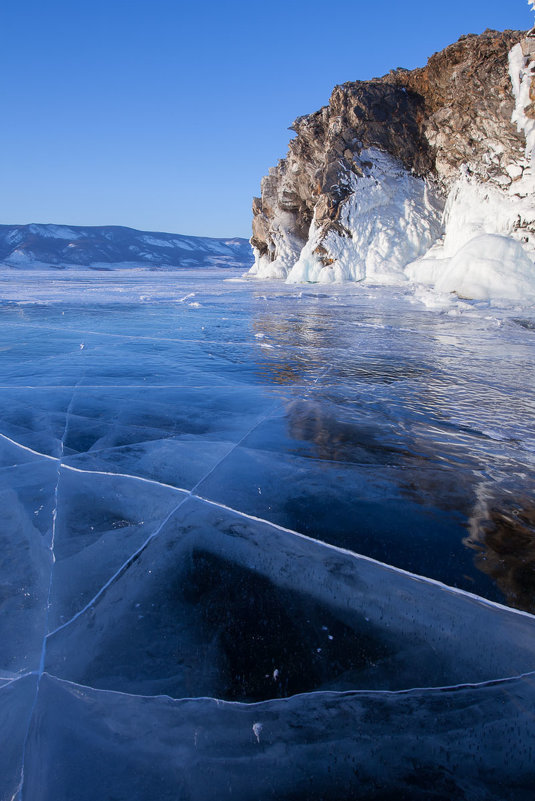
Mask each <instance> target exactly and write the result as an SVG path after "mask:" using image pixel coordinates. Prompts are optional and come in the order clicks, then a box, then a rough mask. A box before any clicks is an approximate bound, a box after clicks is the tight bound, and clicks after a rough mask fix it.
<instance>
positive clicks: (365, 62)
mask: <svg viewBox="0 0 535 801" xmlns="http://www.w3.org/2000/svg"><path fill="white" fill-rule="evenodd" d="M533 19H534V17H533V13H532V12H530V10H529V8H528V5H527V2H526V0H449V2H447V3H434V2H431V1H430V2H424V0H406V2H396V3H388V2H377V0H363V1H362V2H361V1H360V0H353V2H349V1H348V0H338V2H329V0H322V2H318V0H294V2H292V0H284V1H282V0H271V1H270V2H266V0H256V2H255V1H254V0H249V2H243V1H242V0H226V1H225V0H220V1H219V2H212V0H204V2H199V1H197V2H181V1H180V0H142V1H141V0H105V1H104V0H46V2H45V0H39V1H38V2H36V0H2V2H1V4H0V86H1V97H2V108H3V120H2V124H1V126H0V160H1V161H0V171H1V172H0V174H1V186H0V222H2V223H27V222H57V223H67V224H71V225H106V224H110V225H129V226H131V227H133V228H142V229H146V230H160V231H172V232H178V233H184V234H197V235H206V236H249V231H250V216H251V215H250V205H251V198H252V196H253V195H255V194H258V193H259V185H260V179H261V177H262V176H263V175H264V174H265V173H266V172H267V170H268V168H269V167H270V166H271V165H273V164H275V163H276V161H277V159H279V158H281V157H282V156H284V155H285V153H286V149H287V143H288V140H289V138H290V136H291V134H290V132H289V131H288V130H287V128H288V126H289V125H290V124H291V123H292V121H293V120H294V119H295V117H297V116H299V115H300V114H306V113H308V112H311V111H314V110H316V109H317V108H319V107H320V106H322V105H324V104H326V103H327V102H328V99H329V95H330V92H331V89H332V87H333V86H334V85H335V84H336V83H343V82H344V81H349V80H355V79H366V78H370V77H372V76H374V75H382V74H384V73H385V72H388V70H389V69H391V68H393V67H397V66H404V67H408V68H412V67H416V66H421V65H423V64H424V63H425V61H426V59H427V57H428V56H429V55H431V54H432V53H433V52H435V51H437V50H440V49H442V48H443V47H444V46H446V45H447V44H450V43H451V42H453V41H455V40H456V39H457V38H458V37H459V36H460V35H461V34H463V33H480V32H481V31H482V30H484V29H485V28H487V27H489V28H497V29H500V30H501V29H504V28H519V29H525V28H528V27H530V26H531V25H532V23H533Z"/></svg>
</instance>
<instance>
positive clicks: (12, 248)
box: [0, 223, 253, 270]
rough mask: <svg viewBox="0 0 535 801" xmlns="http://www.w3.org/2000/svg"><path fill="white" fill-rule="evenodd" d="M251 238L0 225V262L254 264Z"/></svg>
mask: <svg viewBox="0 0 535 801" xmlns="http://www.w3.org/2000/svg"><path fill="white" fill-rule="evenodd" d="M252 263H253V256H252V252H251V246H250V245H249V242H248V241H247V240H246V239H239V238H232V239H212V238H210V237H199V236H183V235H181V234H165V233H160V232H158V233H155V232H151V231H136V230H135V229H134V228H123V227H121V226H116V225H109V226H102V227H100V226H98V227H97V226H95V227H93V226H91V227H88V226H74V225H69V226H67V225H38V224H35V223H32V224H30V225H0V266H5V267H14V268H18V269H37V268H46V267H52V268H56V269H62V268H63V269H65V268H70V269H72V268H76V267H86V268H87V267H89V268H92V269H95V270H110V269H120V268H123V269H124V268H129V267H130V268H139V267H144V268H146V269H153V270H170V269H176V268H183V269H195V268H198V269H207V268H213V267H227V268H232V267H234V268H243V269H249V267H250V266H251V265H252Z"/></svg>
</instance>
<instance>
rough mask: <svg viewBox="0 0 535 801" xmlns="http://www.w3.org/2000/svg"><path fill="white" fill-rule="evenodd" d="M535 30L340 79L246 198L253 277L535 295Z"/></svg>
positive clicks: (491, 34) (483, 38) (490, 34)
mask: <svg viewBox="0 0 535 801" xmlns="http://www.w3.org/2000/svg"><path fill="white" fill-rule="evenodd" d="M534 74H535V32H534V31H531V32H529V33H527V34H526V33H525V32H521V31H504V32H497V31H491V30H487V31H485V32H484V33H482V34H481V35H479V36H476V35H468V36H463V37H461V38H460V39H459V41H458V42H456V43H455V44H452V45H450V46H449V47H447V48H446V49H445V50H443V51H441V52H440V53H436V54H435V55H433V56H432V57H431V58H430V59H429V61H428V63H427V65H426V66H425V67H422V68H418V69H415V70H405V69H397V70H393V71H392V72H390V73H389V74H388V75H385V76H383V77H382V78H375V79H372V80H371V81H354V82H350V83H345V84H343V85H341V86H336V87H335V88H334V90H333V92H332V95H331V98H330V100H329V105H328V106H325V107H323V108H322V109H320V110H319V111H317V112H315V113H313V114H309V115H307V116H304V117H300V118H298V119H297V120H296V121H295V122H294V124H293V126H292V130H294V131H295V133H296V134H297V135H296V137H295V138H294V139H293V140H292V141H291V142H290V144H289V150H288V155H287V157H286V158H285V159H282V160H281V161H279V163H278V164H277V166H276V167H273V168H272V169H270V171H269V175H267V176H266V177H265V178H264V179H263V180H262V192H261V197H260V198H255V199H254V201H253V236H252V239H251V243H252V245H253V248H254V253H255V265H254V266H253V268H252V270H251V274H252V275H256V276H258V277H259V278H279V279H286V280H287V281H289V282H300V281H318V282H322V283H328V282H334V281H344V280H351V281H361V280H367V281H370V282H373V283H382V284H384V283H393V284H399V283H404V282H407V281H413V282H419V283H424V284H428V285H432V286H434V287H435V288H437V289H439V290H441V291H446V292H450V291H456V292H457V293H458V294H459V295H462V296H464V297H472V298H489V297H495V296H499V297H505V298H513V299H514V298H517V297H521V298H523V299H526V298H531V297H533V300H534V301H535V267H534V264H533V262H534V259H535V179H534V175H535V168H534V167H533V165H532V160H533V150H534V146H535V131H534V128H535V102H534V101H535V80H534V78H533V75H534Z"/></svg>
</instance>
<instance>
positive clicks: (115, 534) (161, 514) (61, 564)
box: [48, 467, 186, 631]
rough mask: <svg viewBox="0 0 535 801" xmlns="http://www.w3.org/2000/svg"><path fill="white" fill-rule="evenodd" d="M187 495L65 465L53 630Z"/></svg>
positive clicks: (60, 486)
mask: <svg viewBox="0 0 535 801" xmlns="http://www.w3.org/2000/svg"><path fill="white" fill-rule="evenodd" d="M185 497H186V494H185V493H184V492H180V491H176V490H174V489H173V488H171V487H164V486H161V485H159V484H155V483H152V482H147V481H142V480H138V479H132V478H130V477H128V478H126V477H121V476H115V475H113V474H111V475H107V474H105V475H102V474H99V473H85V472H79V471H78V470H73V469H70V468H68V467H62V468H61V470H60V474H59V481H58V490H57V501H58V513H57V518H56V525H55V540H54V554H55V564H54V582H53V585H52V589H51V597H50V610H49V621H48V626H49V631H52V630H54V629H55V628H57V626H60V625H61V624H63V623H65V622H66V621H68V620H70V619H71V618H72V617H73V615H75V614H76V613H77V612H79V611H80V610H81V609H82V608H83V607H84V606H85V605H86V604H87V603H89V602H90V601H91V599H92V598H93V597H94V596H95V595H96V594H97V593H98V592H99V590H100V589H101V588H102V587H103V586H104V585H105V584H106V583H107V582H108V581H109V580H110V579H111V578H112V577H113V576H114V574H115V573H116V572H117V571H118V570H119V569H120V568H121V566H122V565H123V564H124V563H125V562H126V561H128V559H129V558H130V557H131V556H132V555H133V554H134V553H135V552H136V551H137V550H138V549H139V548H140V547H141V546H142V545H143V544H144V543H145V542H146V541H147V540H148V539H149V538H150V537H151V536H153V535H154V534H155V532H157V531H158V529H159V527H160V526H161V525H162V524H163V522H164V521H165V519H166V518H167V517H168V516H169V515H170V514H171V512H172V511H173V510H174V509H176V507H177V506H178V505H179V504H180V503H181V502H182V501H183V500H184V498H185Z"/></svg>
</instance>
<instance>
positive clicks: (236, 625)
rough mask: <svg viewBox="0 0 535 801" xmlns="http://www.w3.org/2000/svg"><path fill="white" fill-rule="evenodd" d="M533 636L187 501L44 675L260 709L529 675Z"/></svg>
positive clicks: (294, 538)
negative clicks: (360, 691)
mask: <svg viewBox="0 0 535 801" xmlns="http://www.w3.org/2000/svg"><path fill="white" fill-rule="evenodd" d="M534 635H535V623H534V619H533V618H532V617H531V616H529V615H524V614H522V613H517V612H514V611H510V610H508V609H506V608H504V607H498V606H494V605H492V604H490V603H488V602H485V601H482V600H480V599H478V598H477V597H475V596H469V595H466V594H463V593H460V592H457V591H454V590H451V589H449V588H447V587H444V586H442V585H438V584H436V583H432V582H429V581H426V580H424V579H420V578H418V577H414V576H411V575H408V574H405V573H403V572H400V571H397V570H395V569H393V568H389V567H387V566H385V565H382V564H380V563H377V562H374V561H371V560H368V559H363V558H361V557H357V556H355V555H353V554H350V553H347V552H343V551H340V550H337V549H333V548H329V547H328V546H325V545H323V544H322V543H319V542H314V541H312V540H309V539H308V538H305V537H302V536H299V535H293V534H291V533H289V532H287V531H285V530H283V529H280V528H277V527H274V526H271V525H269V524H267V523H263V522H258V521H256V520H252V519H249V518H247V517H244V516H243V515H240V514H236V513H232V512H230V511H228V510H226V509H224V508H221V507H217V506H214V505H212V504H208V503H204V502H201V501H199V500H197V499H189V500H187V501H186V502H185V504H184V505H183V506H181V507H180V508H179V509H178V511H177V512H176V514H174V515H173V516H172V517H171V518H170V519H169V520H168V522H167V523H166V524H165V525H164V526H163V528H162V531H161V532H160V534H159V535H158V537H157V538H155V539H153V540H152V541H151V542H149V544H148V545H147V547H146V548H145V549H144V550H143V552H142V553H141V554H139V556H138V557H137V558H136V559H135V560H132V562H131V563H130V564H129V565H128V566H127V567H126V568H125V569H124V570H123V571H122V572H121V574H120V575H119V576H118V577H117V578H116V580H115V581H114V582H113V583H112V584H111V586H109V587H107V589H106V590H105V592H103V593H102V594H101V595H100V596H99V597H98V598H96V599H95V602H94V603H93V604H91V606H90V608H88V609H86V610H85V611H84V612H83V613H82V614H81V615H79V616H77V617H76V618H75V619H74V620H73V621H72V622H71V623H69V624H67V625H66V626H64V627H63V628H61V629H60V630H59V631H58V632H57V633H55V634H52V635H51V636H50V637H49V638H48V641H47V651H46V670H47V671H48V672H49V673H51V674H53V675H56V676H59V677H61V678H64V679H68V680H69V681H73V682H76V683H80V684H87V685H89V686H93V687H99V688H103V689H110V690H118V691H121V692H128V693H135V694H142V695H155V694H167V695H171V696H173V697H184V696H215V697H223V698H230V699H231V700H240V701H248V702H251V701H259V700H264V699H265V698H269V697H273V696H281V695H282V696H284V695H291V694H295V693H297V692H305V691H312V690H320V689H325V688H328V689H333V690H340V689H344V690H345V689H355V688H362V687H365V688H369V687H372V688H376V689H377V688H381V689H390V690H392V689H395V690H398V689H406V688H410V687H425V686H443V685H453V684H459V683H465V682H481V681H489V680H493V679H499V678H503V676H506V675H518V674H521V673H526V672H529V671H531V670H535V636H534ZM482 653H484V654H485V659H484V660H482V659H481V654H482Z"/></svg>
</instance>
